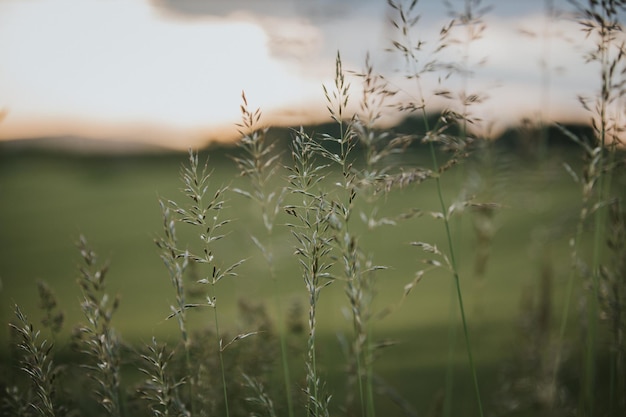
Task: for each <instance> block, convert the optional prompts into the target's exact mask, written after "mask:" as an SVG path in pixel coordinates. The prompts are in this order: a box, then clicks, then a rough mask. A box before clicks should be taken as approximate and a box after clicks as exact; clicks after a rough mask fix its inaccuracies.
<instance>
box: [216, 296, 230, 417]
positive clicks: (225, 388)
mask: <svg viewBox="0 0 626 417" xmlns="http://www.w3.org/2000/svg"><path fill="white" fill-rule="evenodd" d="M213 298H214V300H217V296H216V295H215V284H213ZM213 317H214V319H215V338H216V341H217V349H218V354H219V359H220V369H221V372H222V388H223V390H224V407H225V409H226V417H230V411H229V408H228V388H227V387H226V371H225V369H224V357H223V354H222V353H223V352H222V342H221V335H220V325H219V320H218V314H217V304H215V305H214V306H213Z"/></svg>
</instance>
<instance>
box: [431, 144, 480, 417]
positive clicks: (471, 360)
mask: <svg viewBox="0 0 626 417" xmlns="http://www.w3.org/2000/svg"><path fill="white" fill-rule="evenodd" d="M430 154H431V156H432V160H433V165H434V168H435V171H436V172H439V164H438V163H437V155H436V153H435V146H434V144H433V143H432V142H430ZM435 182H436V185H437V196H438V198H439V203H440V205H441V210H442V212H443V213H444V224H445V229H446V237H447V240H448V248H449V251H450V263H451V265H452V273H453V276H454V283H455V286H456V294H457V300H458V302H459V310H460V312H461V320H462V323H463V334H464V336H465V344H466V347H467V359H468V361H469V365H470V370H471V372H472V379H473V382H474V391H475V393H476V400H477V402H478V411H479V415H480V416H481V417H482V416H484V414H483V405H482V401H481V398H480V388H479V385H478V376H477V374H476V367H475V365H474V357H473V355H472V345H471V343H470V338H469V330H468V326H467V319H466V316H465V307H464V306H463V294H462V291H461V280H460V278H459V273H458V268H457V263H456V258H455V254H454V253H455V252H454V245H453V243H452V234H451V232H450V222H449V219H448V216H447V215H446V214H445V213H447V211H448V210H447V207H446V204H445V202H444V199H443V193H442V191H441V182H440V178H439V176H437V177H435Z"/></svg>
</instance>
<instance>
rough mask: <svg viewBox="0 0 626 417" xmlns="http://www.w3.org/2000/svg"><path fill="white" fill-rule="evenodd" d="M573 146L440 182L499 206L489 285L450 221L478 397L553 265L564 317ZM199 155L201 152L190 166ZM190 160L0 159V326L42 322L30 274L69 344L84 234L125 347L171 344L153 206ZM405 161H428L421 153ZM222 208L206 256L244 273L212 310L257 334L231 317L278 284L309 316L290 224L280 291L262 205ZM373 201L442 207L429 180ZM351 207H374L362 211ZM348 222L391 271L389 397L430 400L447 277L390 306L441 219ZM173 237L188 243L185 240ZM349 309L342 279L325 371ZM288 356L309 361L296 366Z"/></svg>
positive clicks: (466, 170) (421, 407) (468, 223)
mask: <svg viewBox="0 0 626 417" xmlns="http://www.w3.org/2000/svg"><path fill="white" fill-rule="evenodd" d="M569 152H570V151H559V150H557V151H555V152H554V154H553V156H552V157H551V158H548V159H546V160H544V161H542V162H529V161H525V160H522V159H518V158H516V157H515V155H511V154H497V155H495V156H494V157H493V158H492V160H491V161H490V163H488V164H486V163H484V162H478V161H469V162H468V163H467V164H465V165H462V166H460V167H458V168H455V170H454V171H452V172H450V173H449V175H448V176H447V177H446V179H445V180H444V190H445V191H446V193H447V194H446V195H445V198H446V200H447V201H448V203H450V202H452V201H454V199H455V198H456V196H458V195H459V193H460V192H461V191H462V190H468V189H469V190H470V191H469V193H475V194H476V198H477V200H478V201H489V202H492V201H493V202H497V203H500V204H501V205H502V208H501V209H500V210H499V211H498V212H497V213H496V214H495V216H494V217H493V225H492V226H493V227H494V228H495V229H494V230H495V231H496V232H495V235H494V238H493V242H492V243H491V245H490V249H489V252H490V253H489V258H488V264H487V269H486V273H485V274H484V276H477V274H476V273H475V261H476V252H477V248H478V243H477V237H476V233H475V230H474V226H473V220H475V215H474V214H473V213H472V212H471V211H470V210H467V211H466V212H465V213H464V214H463V215H462V216H460V217H458V218H455V220H454V221H453V223H452V224H453V227H454V230H453V234H454V236H455V240H456V242H455V243H456V245H457V249H458V255H459V256H458V257H459V263H460V265H461V280H462V283H461V285H462V288H463V294H464V296H465V303H466V309H467V312H468V315H469V317H468V318H469V323H470V331H471V334H470V337H471V340H472V345H473V350H474V354H475V358H476V360H477V363H478V368H479V378H481V382H482V385H483V386H484V397H485V402H486V404H489V402H490V401H491V400H492V396H493V394H494V393H495V390H496V388H497V387H498V385H499V382H498V379H497V375H498V373H499V372H500V370H501V369H502V367H503V366H504V364H505V363H506V362H507V361H508V360H511V359H512V352H513V351H514V347H515V343H516V341H517V339H516V332H517V323H518V322H519V320H520V318H521V317H522V315H523V314H525V313H524V311H523V310H522V309H521V308H520V305H521V300H522V298H523V297H522V296H523V294H524V293H528V292H529V291H534V290H536V289H537V287H538V286H539V277H540V275H541V273H542V271H545V270H546V268H549V269H551V271H552V272H551V273H552V276H553V278H554V282H553V284H554V293H553V296H554V302H555V306H556V307H555V308H556V311H555V315H556V316H558V312H559V311H560V305H561V299H562V296H563V293H564V285H563V284H564V282H565V280H566V278H567V276H568V272H569V269H570V258H569V248H568V240H569V239H570V237H571V236H572V234H573V233H574V227H575V223H576V219H577V216H578V211H579V207H580V190H579V186H578V185H576V184H575V183H574V182H573V181H572V179H571V178H570V176H569V175H568V174H567V173H566V172H565V169H563V167H562V166H561V162H562V161H563V160H566V159H567V160H569V161H570V162H571V161H576V160H577V158H578V155H577V154H575V153H571V154H570V153H569ZM205 156H206V153H203V154H201V156H200V158H204V157H205ZM186 158H187V156H186V155H184V154H173V155H152V156H141V157H139V156H125V157H120V156H118V157H103V156H83V157H79V156H67V155H53V154H36V153H26V152H12V153H11V152H4V153H3V154H0V248H2V250H1V252H0V279H1V280H2V289H1V291H0V321H2V322H3V323H8V322H9V321H11V320H12V317H13V308H14V305H15V304H16V303H17V304H19V305H20V307H21V308H22V310H23V311H24V312H25V313H26V314H27V315H28V317H29V318H30V319H31V321H33V322H34V323H38V321H39V320H40V318H41V312H40V311H39V308H38V303H39V300H38V296H37V286H36V281H37V280H44V281H46V282H47V283H48V284H49V285H50V286H51V287H52V289H53V290H54V291H55V293H56V295H57V297H58V299H59V301H60V304H61V306H62V308H63V310H64V311H65V313H66V323H67V324H66V327H65V329H64V332H63V335H64V337H65V338H67V337H68V336H69V334H70V333H71V330H72V326H74V325H75V324H76V323H77V322H79V321H80V320H81V312H80V307H79V296H80V291H79V289H78V286H77V285H76V280H77V277H78V272H77V265H79V264H80V261H81V260H80V257H79V253H78V250H77V249H76V247H75V242H76V241H77V240H78V237H79V235H81V234H82V235H85V236H86V237H87V240H88V241H89V242H90V244H91V245H92V246H93V248H94V249H95V250H96V252H97V253H98V254H99V256H100V259H101V260H105V259H108V260H110V262H111V268H110V273H109V276H108V289H109V292H110V293H112V294H114V293H119V294H120V296H121V305H120V309H119V311H118V313H117V315H116V318H115V319H114V324H115V326H116V328H117V330H118V331H119V332H120V333H121V335H122V336H123V338H124V339H125V340H127V341H129V342H131V343H145V342H148V341H149V340H150V338H151V337H152V336H153V335H154V336H156V337H157V338H158V339H161V340H164V339H176V338H177V337H178V330H177V327H176V324H175V323H174V322H173V321H166V320H165V317H166V316H167V315H168V314H169V312H170V310H169V306H170V304H173V303H174V301H175V294H174V291H173V289H172V287H171V285H170V282H169V278H168V275H167V270H166V269H165V267H164V266H163V264H162V262H161V261H160V259H159V257H158V249H157V247H156V245H155V244H154V242H153V240H154V238H155V237H156V236H158V235H159V234H160V233H161V228H162V219H161V213H160V208H159V204H158V199H159V197H164V198H171V199H174V200H177V201H181V200H182V194H181V193H180V191H179V188H180V186H181V183H180V182H179V178H178V173H179V168H180V166H181V164H182V163H184V162H185V161H186ZM415 158H416V159H415V161H421V160H422V159H421V156H420V155H417V156H416V157H415ZM209 161H210V165H211V167H212V168H214V170H215V171H214V174H213V180H212V185H213V186H220V185H223V184H230V185H231V187H240V188H244V189H245V188H247V182H246V179H245V178H239V177H238V176H237V172H236V169H235V166H234V163H233V162H232V161H231V160H229V159H228V158H227V157H226V156H225V155H224V153H223V152H219V153H215V154H213V155H211V156H210V160H209ZM426 161H427V159H426ZM283 174H284V173H283ZM227 200H228V209H227V211H226V213H227V216H228V217H229V218H232V219H233V220H234V221H233V222H232V224H231V225H229V235H228V236H227V238H226V239H224V240H223V241H221V244H220V246H219V248H218V249H217V253H216V256H217V257H218V258H221V259H222V260H223V261H224V263H225V264H228V263H232V262H235V261H237V260H238V259H241V258H246V259H247V261H246V262H245V263H244V265H243V266H242V267H241V268H240V269H239V271H238V273H239V277H236V278H233V279H231V280H229V281H228V282H225V283H224V285H223V286H221V287H220V293H219V294H218V303H219V307H220V315H221V320H222V321H223V323H224V326H225V327H226V328H229V329H231V330H232V331H233V332H236V331H242V330H243V331H249V330H251V329H241V328H240V322H239V321H238V319H237V314H236V313H237V307H236V306H237V300H239V299H247V300H252V301H253V302H264V303H265V304H266V305H267V307H268V309H269V311H270V312H271V313H272V314H275V313H276V311H275V308H274V306H273V305H272V303H273V300H274V298H273V294H272V293H273V291H275V288H280V290H281V293H280V294H279V295H278V296H279V297H281V298H282V299H283V305H286V306H288V305H291V304H293V303H295V302H301V303H302V304H303V307H304V310H303V311H306V293H305V289H304V285H303V282H302V278H301V277H300V273H299V269H298V265H297V259H296V257H295V256H293V250H294V241H293V239H292V237H291V235H290V232H289V229H288V228H287V227H285V226H284V223H286V222H287V221H288V218H287V216H286V215H284V214H281V215H279V217H278V221H277V222H278V225H277V227H276V230H275V236H274V242H275V244H276V249H275V250H276V257H277V265H278V269H277V272H278V277H279V284H278V285H277V286H275V285H273V284H271V283H270V281H269V279H268V268H267V265H266V263H265V261H264V259H263V257H262V256H261V254H260V253H259V251H258V249H257V248H256V246H255V245H254V244H253V242H252V240H251V238H250V236H251V235H255V236H257V237H259V239H261V240H263V239H264V238H265V236H264V234H263V229H262V227H261V223H260V218H259V216H258V208H257V207H255V206H254V205H253V204H251V203H250V201H248V200H246V199H244V198H243V197H241V196H239V195H237V194H235V193H232V192H231V193H229V194H228V195H227ZM376 205H377V206H378V207H379V213H380V215H389V216H395V215H398V214H400V213H402V212H406V211H408V210H410V209H411V208H420V209H426V210H436V209H437V200H436V194H435V189H434V187H433V184H431V183H425V184H422V185H419V186H410V187H408V188H406V189H403V190H398V191H394V192H392V193H390V194H389V195H386V196H383V197H381V198H380V199H379V200H378V201H377V202H376ZM359 210H371V207H366V206H362V207H359ZM354 224H355V225H356V226H355V228H357V229H358V231H359V235H360V239H361V243H362V245H363V247H364V248H365V250H366V251H367V252H368V253H371V254H372V255H373V259H374V261H375V263H377V264H380V265H386V266H388V267H389V269H388V270H386V271H381V272H380V273H379V274H378V275H377V277H378V278H377V279H378V281H377V291H378V295H377V299H376V301H375V306H376V307H377V308H378V309H379V310H382V309H384V308H385V307H392V308H393V312H392V313H391V314H390V315H388V316H387V317H385V318H384V319H383V320H380V321H377V322H376V323H375V326H374V329H373V331H374V334H375V335H376V336H379V337H381V338H390V339H394V340H396V341H398V344H397V345H396V346H394V347H391V348H389V349H388V350H386V351H384V353H383V354H382V355H381V357H380V359H379V360H378V362H377V365H376V369H377V370H378V372H379V373H380V375H381V377H383V378H384V379H385V380H387V381H394V382H393V385H395V386H396V389H398V392H400V393H401V394H402V395H404V396H405V397H407V398H411V399H412V400H414V399H415V398H417V397H416V395H418V396H419V398H420V399H422V398H435V397H436V395H437V392H439V391H440V390H441V389H442V387H443V383H444V376H445V364H446V361H447V358H448V347H449V345H450V342H449V326H448V323H449V322H450V318H451V314H454V317H456V315H457V314H458V313H457V310H456V308H455V307H453V308H451V305H452V306H456V299H455V298H454V293H453V291H452V289H453V287H452V280H451V277H450V276H449V274H447V273H445V272H443V271H440V272H436V273H432V274H428V275H426V276H425V277H424V279H423V280H422V281H421V282H420V283H419V285H418V286H417V287H415V289H414V290H413V292H412V293H411V294H410V296H409V297H408V298H407V299H406V300H405V302H404V303H402V304H401V305H400V304H398V301H399V300H400V298H401V295H402V291H403V287H404V285H405V284H406V283H408V282H409V281H410V280H411V279H412V278H413V275H414V273H415V271H417V270H418V269H421V268H422V267H423V265H422V264H421V263H420V259H423V258H424V257H425V255H424V254H423V253H422V252H420V251H419V250H418V249H417V248H415V247H412V246H411V245H410V242H412V241H425V242H429V243H436V244H438V246H440V247H441V248H442V249H443V248H446V242H445V240H444V234H443V230H444V229H443V227H444V225H443V223H442V222H440V221H436V220H433V219H432V218H426V217H422V218H416V219H411V220H406V221H403V222H401V223H399V224H398V225H397V226H395V227H392V226H386V227H381V228H378V229H375V230H373V231H371V230H368V229H367V228H366V227H363V226H361V225H359V224H360V222H359V219H357V218H355V219H354ZM182 232H184V231H182ZM181 237H182V238H186V237H187V236H186V235H185V233H182V235H181ZM347 305H348V304H347V299H346V297H345V295H344V293H343V284H342V283H341V282H340V281H337V282H335V283H334V284H333V285H331V286H330V287H328V288H327V289H326V290H324V292H323V293H322V295H321V300H320V307H319V310H318V311H319V317H318V323H319V326H320V330H319V332H320V334H321V337H322V340H324V343H322V344H321V345H320V357H321V358H322V359H321V360H320V363H321V364H322V365H321V366H322V367H323V369H325V372H328V373H329V374H330V375H334V374H335V373H338V372H340V371H341V370H342V368H341V366H342V365H341V364H342V358H341V355H339V354H338V352H339V349H338V342H337V335H338V334H340V333H342V332H349V329H350V322H349V320H348V319H344V313H343V311H344V310H345V309H346V308H347ZM192 316H193V318H194V322H195V324H194V325H195V326H196V327H197V328H199V327H201V326H204V325H209V324H210V322H209V321H208V317H205V316H204V315H203V314H202V313H197V314H193V315H192ZM302 319H303V320H305V317H302ZM459 329H460V328H459ZM8 343H9V341H8V330H7V327H6V326H3V330H2V332H0V345H1V347H2V352H3V353H2V355H3V357H6V352H7V350H6V349H7V347H8ZM57 345H58V346H61V347H63V346H65V347H67V341H66V340H65V339H64V340H60V341H57ZM454 350H455V361H456V363H457V365H456V370H457V372H458V378H457V382H458V386H459V387H460V388H459V393H458V396H457V399H458V400H459V402H458V404H457V405H455V406H458V407H460V409H463V408H462V407H463V404H464V401H462V400H461V399H466V400H467V404H469V405H470V406H471V407H474V405H473V404H474V403H473V394H472V391H471V388H470V387H471V384H470V382H471V381H470V379H469V373H468V372H467V367H466V356H465V350H464V346H463V343H462V338H461V333H460V330H459V331H457V341H456V344H455V349H454ZM294 363H295V365H294V366H303V362H301V361H297V360H296V361H295V362H294ZM331 380H332V378H331ZM405 382H406V383H405ZM330 384H331V386H332V384H333V382H332V381H331V383H330ZM418 393H419V394H418ZM415 401H416V402H415V403H414V407H416V409H417V410H418V411H419V412H426V411H427V409H428V407H429V406H430V405H431V404H430V402H428V403H424V402H419V401H417V400H415ZM383 404H384V403H383ZM470 414H471V412H470Z"/></svg>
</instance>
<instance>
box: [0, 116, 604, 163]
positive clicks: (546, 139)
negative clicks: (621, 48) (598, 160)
mask: <svg viewBox="0 0 626 417" xmlns="http://www.w3.org/2000/svg"><path fill="white" fill-rule="evenodd" d="M437 118H438V115H436V114H432V115H430V116H429V117H428V123H429V125H430V126H434V125H435V123H436V121H437ZM563 127H564V128H565V129H567V130H568V131H570V132H571V133H573V134H574V135H576V136H577V137H579V138H581V140H587V141H589V140H590V138H592V136H593V131H592V129H591V127H590V126H587V125H583V124H569V125H565V126H563ZM299 129H300V127H272V128H270V130H269V139H270V140H272V141H276V142H277V144H278V146H281V147H282V146H284V147H285V148H287V147H288V144H289V142H290V141H291V138H292V135H293V133H294V130H299ZM302 129H303V130H304V131H305V132H306V133H307V134H309V135H319V134H327V135H330V136H333V137H338V136H339V127H338V125H337V123H334V122H329V123H322V124H315V125H306V126H302ZM385 130H388V131H391V132H393V133H394V134H397V135H417V136H418V137H419V135H420V134H423V133H424V132H425V131H426V129H425V124H424V122H423V120H422V119H421V118H416V117H407V118H405V119H404V120H402V121H401V122H400V123H398V124H397V125H395V126H393V127H390V128H388V129H385ZM447 133H449V134H456V133H458V129H457V128H455V127H451V128H450V129H448V131H447ZM233 145H234V144H233ZM327 145H328V146H331V147H332V144H330V143H329V144H327ZM494 145H495V146H497V147H498V148H501V149H502V150H503V151H507V150H508V151H511V152H516V153H518V154H520V155H532V154H535V153H537V152H538V150H539V149H543V150H548V149H551V148H555V147H574V146H577V145H576V144H575V143H574V142H573V141H572V140H571V139H570V138H569V137H568V136H567V135H566V134H565V133H563V131H562V130H561V129H559V128H558V127H556V126H554V125H550V126H548V127H547V128H546V129H545V130H543V131H542V130H541V129H539V128H537V127H536V126H525V125H521V126H514V127H510V128H508V129H506V130H505V131H504V132H503V133H502V135H500V137H498V138H497V139H496V140H495V142H494ZM419 146H422V144H421V143H420V141H419V140H416V141H415V142H413V143H412V144H411V147H419ZM207 148H208V149H211V150H213V151H217V152H219V151H220V149H222V150H224V151H227V150H228V149H231V150H232V146H230V145H226V144H223V143H220V144H217V143H216V144H212V145H209V146H208V147H207ZM22 152H43V153H59V154H74V155H110V156H115V155H120V156H121V155H142V154H167V153H177V152H176V151H173V150H171V149H168V148H164V147H160V146H157V145H151V144H147V143H142V142H138V141H134V140H132V139H131V140H125V141H124V140H107V139H87V138H82V137H76V136H62V137H45V138H31V139H19V140H8V141H2V142H0V153H2V154H5V155H7V154H15V153H22Z"/></svg>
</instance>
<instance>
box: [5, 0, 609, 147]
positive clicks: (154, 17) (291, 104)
mask: <svg viewBox="0 0 626 417" xmlns="http://www.w3.org/2000/svg"><path fill="white" fill-rule="evenodd" d="M405 3H406V2H405ZM450 3H451V4H452V7H457V8H459V7H460V8H462V7H463V4H464V1H463V0H450ZM549 3H550V2H549V1H546V0H526V1H523V2H521V1H518V0H499V1H493V0H492V1H491V2H487V1H483V3H482V4H484V5H489V4H491V5H493V8H492V9H491V10H489V11H488V13H487V14H486V16H485V17H484V20H485V23H486V30H485V32H484V34H483V37H482V38H481V39H480V40H478V41H476V42H473V43H472V44H471V45H470V48H469V54H468V62H469V63H470V64H471V65H472V68H473V69H474V72H473V73H472V75H471V76H470V77H469V78H468V79H467V84H466V85H467V86H468V87H467V88H468V91H469V92H472V91H481V92H483V93H484V92H486V93H487V95H488V98H487V99H486V100H485V102H484V103H483V104H481V105H480V106H476V107H475V108H474V110H473V112H474V113H475V114H476V115H477V116H480V117H482V118H483V119H484V120H485V123H484V127H483V129H484V131H485V133H486V134H492V135H493V134H497V133H498V132H499V131H501V129H503V128H504V127H506V126H508V125H514V124H517V123H519V121H520V120H521V119H522V118H524V117H531V118H534V119H536V118H537V115H538V114H539V112H540V111H541V112H542V114H543V115H544V117H546V118H547V119H550V120H559V121H570V120H576V119H580V118H588V115H587V114H586V113H585V112H584V110H583V109H582V108H581V106H580V104H579V103H578V100H577V96H578V95H592V94H593V93H594V91H595V90H596V89H597V82H598V81H597V80H598V76H597V73H598V69H597V68H596V67H594V66H593V65H590V64H585V63H584V61H583V59H582V54H583V52H584V51H585V48H588V45H586V44H585V41H584V36H583V34H582V32H581V31H580V27H579V26H578V25H577V24H576V23H575V22H573V21H572V20H571V19H570V18H569V17H568V15H567V13H563V16H562V17H561V18H559V19H553V20H548V19H547V17H546V15H545V5H546V4H549ZM554 4H555V7H556V8H557V9H561V8H563V9H565V8H567V7H569V6H568V3H567V2H566V1H555V2H554ZM415 10H416V11H417V12H419V13H420V14H421V16H422V17H421V19H420V21H419V23H418V25H417V26H416V28H417V29H416V31H415V32H412V34H411V36H412V38H413V39H418V38H419V39H423V40H425V41H426V43H425V45H426V47H425V53H426V54H428V50H429V48H430V50H432V49H433V48H434V45H435V43H436V41H437V39H438V34H439V31H440V29H441V27H442V26H443V25H445V24H446V23H447V22H448V21H449V20H450V15H449V10H447V9H446V6H445V5H444V2H442V1H439V0H421V1H419V2H418V4H417V7H416V9H415ZM393 16H394V15H393V13H392V9H391V8H390V7H389V6H388V5H387V2H386V0H211V1H208V0H28V1H24V0H0V109H2V111H3V115H4V118H3V120H2V121H1V122H0V140H7V139H19V138H35V137H37V138H38V137H57V136H77V137H81V138H87V139H89V138H92V139H94V138H95V139H108V140H113V141H132V142H138V143H145V144H150V145H157V146H162V147H167V148H175V149H186V148H188V147H190V146H193V147H196V146H203V145H206V144H207V143H209V142H211V141H219V140H232V139H233V138H235V137H236V135H237V128H236V123H237V122H238V121H239V120H240V104H241V102H242V100H241V94H242V91H245V94H246V97H247V99H248V102H249V105H250V107H251V108H256V107H260V108H261V109H262V111H263V119H262V122H263V123H265V124H282V125H300V124H307V123H314V122H320V121H329V120H330V118H329V114H328V111H327V110H326V102H325V98H324V94H323V90H322V86H323V85H325V86H327V87H329V88H332V86H333V79H334V75H335V57H336V55H337V52H339V53H340V54H341V58H342V63H343V68H344V70H346V71H350V70H352V71H360V70H362V69H363V68H364V61H365V56H366V55H367V54H368V53H369V55H370V56H371V62H372V63H373V65H374V68H375V70H377V71H380V72H381V73H383V74H384V75H385V76H386V79H387V80H388V81H389V83H390V85H391V86H392V87H394V88H396V89H398V90H400V91H401V93H400V94H398V95H397V97H398V99H404V98H408V97H416V96H418V95H419V93H418V92H417V91H416V86H415V82H414V81H410V82H407V81H406V80H405V79H404V77H403V76H402V75H403V74H405V73H406V69H407V67H406V65H405V62H404V61H403V59H402V58H401V56H400V55H398V54H392V53H389V52H386V51H385V49H387V48H389V47H390V46H391V42H392V41H393V40H398V39H399V35H400V34H399V33H398V30H397V29H395V28H394V27H393V26H392V25H391V24H390V23H389V22H390V18H392V17H393ZM459 33H460V32H459ZM457 36H462V35H457ZM462 56H463V49H462V47H461V46H459V45H452V46H451V47H449V48H447V49H446V50H445V52H443V53H442V54H441V55H440V57H439V59H440V60H441V61H442V62H443V61H446V60H450V61H456V62H459V61H460V59H459V58H460V57H462ZM423 59H424V60H426V59H427V56H425V57H424V58H423ZM542 59H543V60H544V62H546V68H548V70H546V71H542V64H541V62H542ZM483 60H484V61H485V63H484V65H483V66H480V67H479V66H474V64H477V63H478V62H480V61H483ZM443 75H445V74H444V73H443V72H440V73H437V74H435V75H434V76H430V77H429V76H424V77H423V80H422V91H423V94H424V97H425V98H426V99H427V100H428V101H427V103H428V104H429V105H432V106H433V108H434V107H437V106H438V105H440V104H441V102H440V101H437V99H436V97H433V94H432V92H433V91H434V90H435V89H437V88H441V86H439V85H438V84H437V83H438V82H439V81H440V80H438V78H441V77H442V76H443ZM546 76H549V78H545V77H546ZM349 80H350V83H351V97H352V98H353V99H352V100H351V102H350V105H351V106H353V107H352V109H353V110H354V111H357V107H356V105H357V104H358V98H359V96H360V90H359V80H358V79H357V78H349ZM460 80H461V79H460V78H459V77H456V78H455V77H454V76H453V77H451V78H450V79H447V80H443V83H444V86H445V87H446V88H449V89H451V90H453V91H457V90H460V88H461V81H460ZM390 114H391V117H393V116H394V115H395V116H397V112H390Z"/></svg>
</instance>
